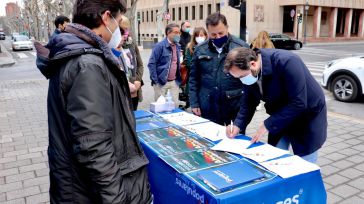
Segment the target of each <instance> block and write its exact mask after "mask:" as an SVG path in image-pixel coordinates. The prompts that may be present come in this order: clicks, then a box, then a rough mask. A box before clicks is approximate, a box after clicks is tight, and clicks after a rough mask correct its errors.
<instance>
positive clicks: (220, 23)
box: [189, 12, 249, 125]
mask: <svg viewBox="0 0 364 204" xmlns="http://www.w3.org/2000/svg"><path fill="white" fill-rule="evenodd" d="M206 28H207V31H208V33H209V40H207V41H205V42H203V43H201V44H200V45H199V46H197V47H196V49H195V52H194V54H193V57H192V64H191V72H190V79H189V87H190V90H189V97H190V104H191V108H192V112H193V113H194V114H195V115H198V116H202V117H203V118H206V119H209V120H211V121H213V122H216V123H218V124H221V125H224V124H229V123H230V121H231V120H234V119H235V117H236V114H237V112H238V111H239V106H240V98H241V96H242V94H243V93H242V90H243V85H242V84H241V82H240V81H239V79H235V78H234V77H232V76H231V75H230V74H227V73H224V61H225V58H226V55H227V54H228V53H229V51H230V50H232V49H234V48H236V47H249V46H248V44H247V43H245V42H243V41H242V40H240V39H238V38H236V37H235V36H233V35H231V34H229V31H228V24H227V21H226V17H225V16H224V15H222V14H220V13H219V12H217V13H213V14H211V15H210V16H208V17H207V19H206Z"/></svg>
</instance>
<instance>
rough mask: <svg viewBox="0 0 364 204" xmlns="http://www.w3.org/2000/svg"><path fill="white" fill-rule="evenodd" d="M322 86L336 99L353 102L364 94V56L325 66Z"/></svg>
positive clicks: (344, 59) (339, 60)
mask: <svg viewBox="0 0 364 204" xmlns="http://www.w3.org/2000/svg"><path fill="white" fill-rule="evenodd" d="M321 85H322V86H323V87H324V88H325V89H327V90H329V91H330V92H332V93H333V95H334V97H335V99H337V100H339V101H343V102H352V101H354V100H355V99H357V97H359V96H360V95H362V94H364V90H363V85H364V56H356V57H348V58H343V59H338V60H333V61H330V62H328V63H327V64H326V65H325V70H324V72H323V74H322V82H321Z"/></svg>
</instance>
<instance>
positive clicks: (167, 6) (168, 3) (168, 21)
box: [167, 0, 169, 24]
mask: <svg viewBox="0 0 364 204" xmlns="http://www.w3.org/2000/svg"><path fill="white" fill-rule="evenodd" d="M167 14H169V0H167ZM168 22H169V19H167V24H168Z"/></svg>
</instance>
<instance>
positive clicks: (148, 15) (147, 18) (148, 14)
mask: <svg viewBox="0 0 364 204" xmlns="http://www.w3.org/2000/svg"><path fill="white" fill-rule="evenodd" d="M147 22H149V11H147Z"/></svg>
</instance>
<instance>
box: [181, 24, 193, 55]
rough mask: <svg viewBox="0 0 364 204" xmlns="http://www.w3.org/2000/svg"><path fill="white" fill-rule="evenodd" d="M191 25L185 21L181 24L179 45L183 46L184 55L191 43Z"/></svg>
mask: <svg viewBox="0 0 364 204" xmlns="http://www.w3.org/2000/svg"><path fill="white" fill-rule="evenodd" d="M190 31H191V24H190V22H189V21H184V22H182V23H181V40H180V42H179V44H180V45H181V52H182V54H183V55H184V54H185V51H186V47H187V45H188V43H190V41H191V35H190Z"/></svg>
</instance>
